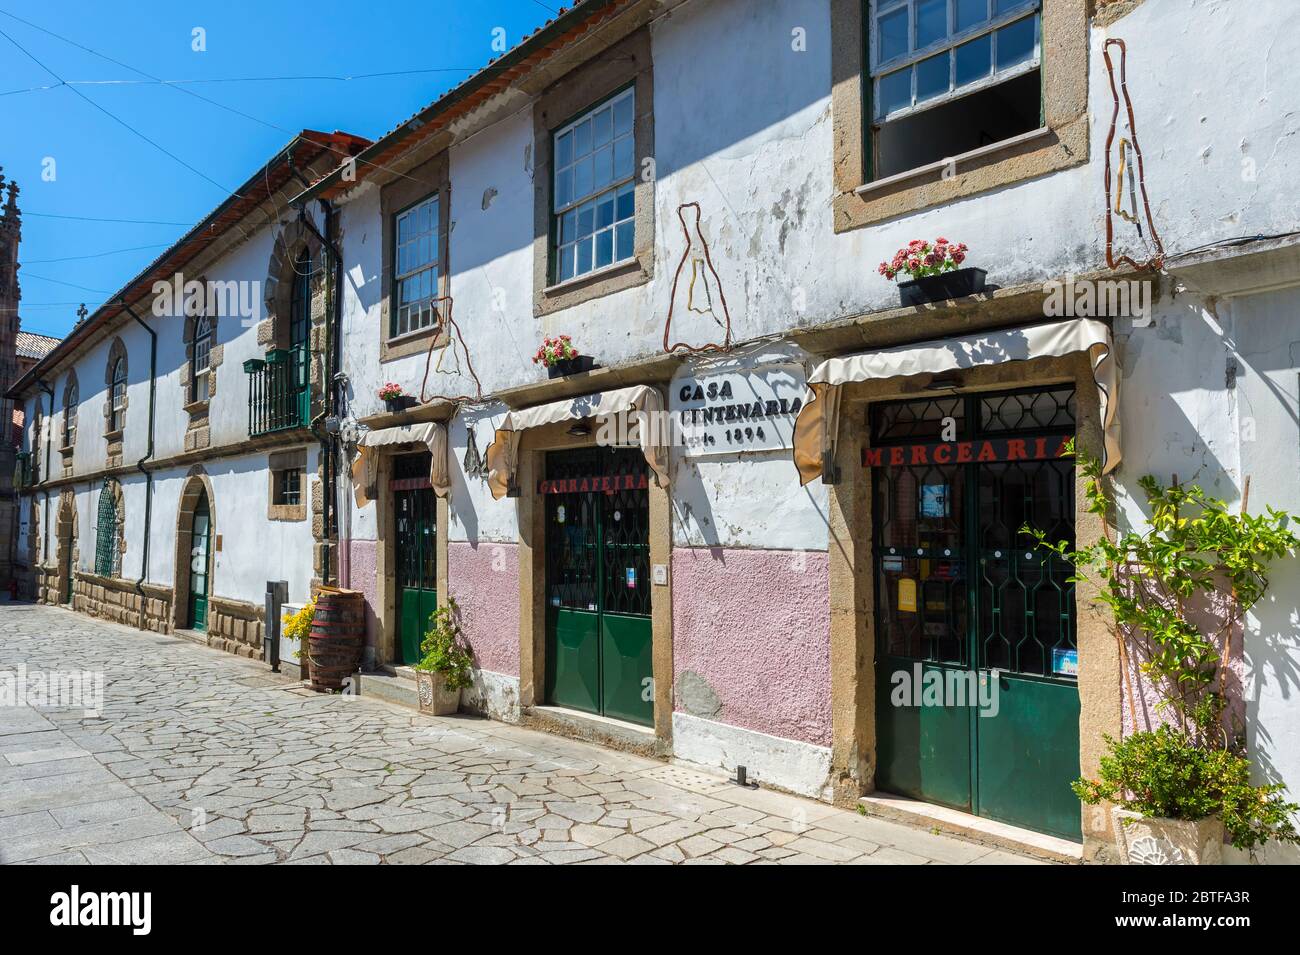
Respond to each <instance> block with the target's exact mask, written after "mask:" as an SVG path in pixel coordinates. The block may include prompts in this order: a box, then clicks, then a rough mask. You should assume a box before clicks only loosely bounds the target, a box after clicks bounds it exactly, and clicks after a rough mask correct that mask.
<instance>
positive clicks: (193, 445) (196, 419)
mask: <svg viewBox="0 0 1300 955" xmlns="http://www.w3.org/2000/svg"><path fill="white" fill-rule="evenodd" d="M199 281H200V282H201V283H202V284H203V287H204V288H206V287H207V281H208V280H207V277H206V276H204V277H201V278H200V279H199ZM218 317H219V316H218V315H217V314H216V312H215V311H214V312H213V313H212V314H211V315H208V316H207V318H208V322H209V323H210V327H211V329H212V336H211V339H210V346H209V349H208V396H207V397H206V398H201V399H199V400H197V401H196V400H194V397H193V395H194V338H195V332H196V331H197V330H198V316H197V315H189V314H186V315H185V316H184V319H185V321H184V324H183V325H182V331H181V341H182V342H184V345H185V360H184V361H183V362H181V369H180V375H179V378H180V384H181V408H182V409H183V410H184V411H185V413H186V415H188V417H189V420H188V421H187V422H186V424H185V450H186V451H197V450H200V449H202V448H206V447H208V445H209V443H210V441H211V430H210V429H209V427H208V421H209V418H208V408H209V407H210V404H211V401H212V398H213V396H214V395H216V393H217V368H218V367H220V365H221V360H222V357H223V354H224V350H225V349H224V346H222V345H219V344H217V342H218V340H219V336H218V334H217V332H218Z"/></svg>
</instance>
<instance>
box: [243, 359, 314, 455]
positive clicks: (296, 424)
mask: <svg viewBox="0 0 1300 955" xmlns="http://www.w3.org/2000/svg"><path fill="white" fill-rule="evenodd" d="M295 357H297V356H295V355H294V354H293V353H292V352H290V351H288V350H286V349H276V350H274V351H270V352H267V354H266V358H265V359H261V358H250V359H249V360H248V361H246V362H244V371H245V372H246V373H247V374H248V435H249V437H256V436H257V435H259V434H270V433H271V432H273V431H287V430H289V429H290V428H305V427H307V425H308V424H309V422H310V415H311V405H310V396H309V394H308V391H307V387H306V385H305V383H303V382H301V381H300V379H301V378H303V377H304V376H303V375H302V373H301V371H302V369H300V368H299V362H296V361H294V360H292V359H294V358H295Z"/></svg>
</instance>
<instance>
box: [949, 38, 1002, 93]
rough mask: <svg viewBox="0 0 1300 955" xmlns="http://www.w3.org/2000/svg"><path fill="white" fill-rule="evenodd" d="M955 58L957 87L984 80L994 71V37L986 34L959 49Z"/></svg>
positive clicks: (955, 52) (955, 53)
mask: <svg viewBox="0 0 1300 955" xmlns="http://www.w3.org/2000/svg"><path fill="white" fill-rule="evenodd" d="M953 56H955V57H956V58H957V85H958V86H962V85H964V84H966V83H973V82H975V80H978V79H983V78H984V77H986V76H988V75H989V73H990V72H992V70H993V37H992V36H991V35H989V34H985V35H984V36H982V37H980V38H979V39H976V40H971V41H970V42H969V43H963V44H962V45H961V46H959V47H957V49H956V50H955V51H954V53H953Z"/></svg>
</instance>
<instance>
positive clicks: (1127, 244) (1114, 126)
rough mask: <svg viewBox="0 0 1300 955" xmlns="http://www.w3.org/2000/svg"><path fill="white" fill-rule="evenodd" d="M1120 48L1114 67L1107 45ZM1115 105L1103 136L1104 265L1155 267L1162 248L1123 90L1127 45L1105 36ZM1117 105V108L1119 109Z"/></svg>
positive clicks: (1130, 104) (1161, 258)
mask: <svg viewBox="0 0 1300 955" xmlns="http://www.w3.org/2000/svg"><path fill="white" fill-rule="evenodd" d="M1112 47H1114V48H1116V49H1118V50H1119V66H1118V70H1117V69H1116V65H1115V63H1114V61H1113V60H1112V59H1111V48H1112ZM1102 55H1103V57H1104V59H1105V61H1106V72H1107V73H1108V74H1109V76H1110V92H1111V96H1112V97H1113V98H1114V101H1115V106H1114V109H1113V111H1112V113H1111V118H1110V134H1109V135H1108V136H1107V137H1106V264H1107V265H1108V266H1110V268H1112V269H1117V268H1119V267H1120V266H1121V265H1128V266H1130V267H1132V268H1134V269H1159V268H1161V266H1163V265H1164V260H1165V247H1164V244H1163V243H1162V242H1161V241H1160V233H1159V232H1157V231H1156V224H1155V222H1154V220H1153V219H1152V218H1151V202H1150V200H1149V199H1148V198H1147V183H1146V169H1145V166H1144V164H1143V159H1142V147H1141V146H1139V145H1138V138H1137V120H1136V118H1135V116H1134V112H1133V101H1132V100H1131V99H1130V98H1129V92H1128V48H1127V47H1126V46H1125V45H1124V41H1123V40H1120V39H1114V38H1112V39H1109V40H1107V41H1106V44H1105V46H1104V47H1103V48H1102ZM1121 106H1122V108H1121Z"/></svg>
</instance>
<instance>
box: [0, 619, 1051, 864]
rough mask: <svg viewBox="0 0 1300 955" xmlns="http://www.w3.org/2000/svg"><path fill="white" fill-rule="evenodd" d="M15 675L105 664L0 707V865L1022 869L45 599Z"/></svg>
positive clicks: (974, 849)
mask: <svg viewBox="0 0 1300 955" xmlns="http://www.w3.org/2000/svg"><path fill="white" fill-rule="evenodd" d="M19 665H25V667H26V670H27V674H28V679H29V681H30V680H31V678H32V677H33V676H34V675H36V674H37V671H44V672H47V673H48V672H49V671H53V670H57V671H61V672H68V671H73V670H91V671H102V672H103V673H104V682H105V688H104V699H103V704H104V705H103V709H102V711H101V712H100V714H99V715H98V716H95V715H92V716H86V715H85V713H84V712H83V710H82V709H80V708H78V709H66V708H64V709H51V708H38V709H33V708H30V707H27V706H0V862H38V863H40V862H45V863H135V862H148V863H234V864H243V863H249V864H258V863H274V862H286V863H310V864H331V863H334V864H337V863H379V862H390V863H441V862H447V863H509V864H534V865H545V864H563V863H586V862H613V863H618V862H633V863H644V864H656V863H675V862H683V863H713V864H718V863H760V864H761V863H768V862H778V863H824V862H837V863H838V862H847V863H859V864H869V865H874V864H881V865H890V864H899V863H952V864H969V863H976V864H988V863H1011V862H1024V861H1028V860H1025V859H1021V858H1019V857H1017V856H1014V855H1011V854H1008V853H1005V852H1001V851H997V850H992V849H989V848H986V847H983V846H979V845H975V844H974V843H969V842H965V841H962V840H959V839H953V838H948V837H945V836H939V835H935V834H932V833H930V832H926V831H923V830H919V829H912V828H909V827H906V826H901V825H897V824H894V823H892V822H887V821H884V820H879V819H871V818H865V817H862V816H860V815H858V814H856V813H853V812H848V811H845V810H841V809H835V808H832V807H830V806H826V805H823V804H820V803H817V802H813V801H809V800H805V799H799V798H797V797H793V796H787V795H783V794H780V793H774V792H770V791H764V790H761V789H760V790H746V789H740V788H738V787H735V786H732V785H730V784H728V783H727V782H726V781H725V780H724V779H722V777H721V776H720V775H719V776H711V775H707V774H704V773H700V772H695V771H692V770H686V769H683V768H680V767H676V766H671V765H667V764H665V763H661V762H656V761H654V760H649V759H642V758H639V757H635V756H629V755H626V754H623V753H617V752H613V751H610V750H607V749H604V748H601V747H598V746H593V745H589V744H585V743H578V742H573V741H569V740H564V739H560V738H557V737H554V736H551V735H549V734H545V733H539V732H535V731H532V730H527V729H523V728H521V727H516V726H509V725H506V724H503V723H494V722H491V721H488V720H483V719H477V718H473V717H467V716H458V717H447V718H434V717H424V716H420V715H418V714H416V713H414V712H413V711H411V710H407V709H404V708H402V707H399V706H396V705H393V704H389V703H387V702H384V701H382V700H377V699H373V698H368V697H364V696H363V697H339V696H333V697H330V696H321V695H318V694H315V693H312V692H310V691H308V690H305V689H303V688H302V687H300V686H299V685H298V684H296V683H291V682H289V681H287V680H286V679H283V678H281V677H278V676H275V675H272V674H271V673H269V671H268V670H267V669H266V668H265V666H263V665H261V664H259V663H256V662H254V661H249V660H242V659H239V658H237V657H233V656H230V655H228V654H225V653H221V652H219V651H216V650H210V649H208V648H206V647H202V646H198V645H195V644H193V643H190V642H188V641H185V640H182V639H180V638H175V637H167V636H160V635H157V634H146V633H140V632H137V631H135V630H131V629H128V628H125V627H121V626H117V625H115V624H108V623H103V622H101V621H97V620H93V619H90V618H88V617H85V616H82V615H80V614H74V613H72V612H71V611H69V610H64V609H61V608H52V607H40V606H34V605H30V604H0V673H4V672H5V671H8V672H10V673H13V674H16V673H17V672H18V668H19ZM29 685H30V683H29Z"/></svg>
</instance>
